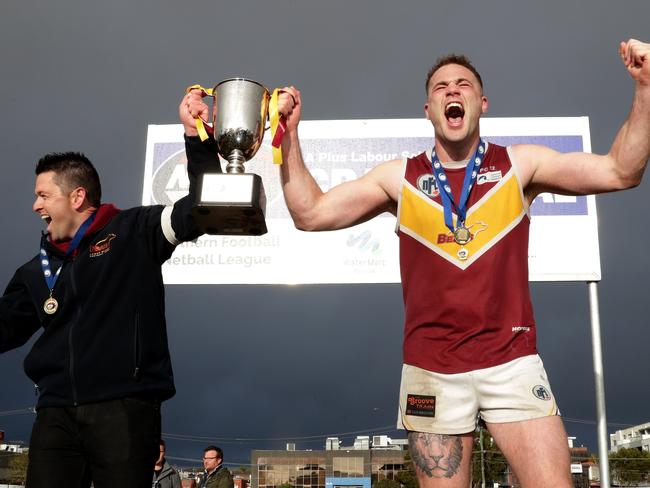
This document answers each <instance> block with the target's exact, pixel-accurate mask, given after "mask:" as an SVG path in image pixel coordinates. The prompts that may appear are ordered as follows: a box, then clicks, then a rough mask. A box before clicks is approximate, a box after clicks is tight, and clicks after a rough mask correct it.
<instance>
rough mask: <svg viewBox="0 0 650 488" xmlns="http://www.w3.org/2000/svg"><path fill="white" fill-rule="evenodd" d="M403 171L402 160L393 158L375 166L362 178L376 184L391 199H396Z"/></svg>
mask: <svg viewBox="0 0 650 488" xmlns="http://www.w3.org/2000/svg"><path fill="white" fill-rule="evenodd" d="M403 172H404V160H403V159H393V160H391V161H386V162H384V163H381V164H379V165H377V166H375V167H374V168H373V169H372V170H371V171H369V172H368V173H367V174H366V175H365V176H364V178H367V179H368V180H369V181H372V182H373V183H374V184H377V185H378V186H379V187H380V188H381V189H382V190H383V191H384V192H386V194H387V195H388V196H389V197H390V199H391V200H393V201H395V202H396V201H397V197H398V195H399V187H400V184H401V181H402V173H403Z"/></svg>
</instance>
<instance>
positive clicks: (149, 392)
mask: <svg viewBox="0 0 650 488" xmlns="http://www.w3.org/2000/svg"><path fill="white" fill-rule="evenodd" d="M179 112H180V116H181V121H182V122H183V125H184V128H185V136H186V137H185V140H186V150H187V154H188V173H189V179H190V194H189V195H188V196H186V197H184V198H182V199H180V200H179V201H177V202H176V203H175V204H174V205H173V207H164V206H161V205H158V206H150V207H137V208H132V209H129V210H123V211H122V210H118V209H117V208H116V207H114V206H113V205H110V204H101V203H100V201H101V185H100V182H99V177H98V175H97V172H96V171H95V168H94V167H93V165H92V164H91V163H90V161H89V160H88V159H87V158H86V157H85V156H84V155H83V154H79V153H53V154H48V155H46V156H45V157H43V158H42V159H41V160H40V161H39V163H38V165H37V167H36V174H37V176H36V186H35V193H36V200H35V202H34V206H33V209H34V211H35V212H36V213H37V214H38V215H39V216H40V217H41V218H42V219H43V221H44V222H45V223H46V225H47V230H46V232H45V233H44V234H43V237H42V239H41V250H40V253H39V255H37V256H36V257H35V258H33V259H32V260H31V261H29V262H28V263H26V264H25V265H23V266H21V267H20V268H19V269H18V270H17V271H16V273H15V274H14V276H13V278H12V279H11V281H10V283H9V285H8V286H7V289H6V291H5V293H4V295H3V296H2V298H0V352H4V351H7V350H9V349H13V348H16V347H19V346H21V345H23V344H24V343H25V342H26V341H27V340H28V339H29V338H30V337H31V336H32V335H33V334H34V333H35V332H36V331H37V330H38V329H40V328H42V329H43V330H42V333H41V335H40V337H39V338H38V339H37V340H36V342H35V343H34V346H33V347H32V350H31V351H30V352H29V354H28V355H27V357H26V359H25V363H24V365H25V372H26V373H27V375H28V376H29V377H30V379H32V380H33V381H34V383H35V384H36V385H37V389H38V391H39V398H38V403H37V417H36V421H35V423H34V428H33V430H32V436H31V440H30V451H29V466H28V470H27V487H29V488H45V487H47V488H57V487H87V486H89V485H90V483H91V481H92V482H93V483H94V486H95V487H96V488H107V487H115V486H120V487H121V488H128V487H134V488H135V487H149V486H151V476H152V471H153V466H154V463H155V461H156V459H157V458H158V454H159V451H158V441H159V439H160V402H161V401H163V400H166V399H168V398H170V397H171V396H172V395H174V392H175V390H174V381H173V374H172V368H171V361H170V357H169V350H168V345H167V333H166V325H165V313H164V309H165V300H164V287H163V281H162V272H161V265H162V263H163V262H164V261H166V260H167V259H169V257H170V256H171V254H172V252H173V251H174V249H175V247H176V245H178V244H179V243H180V242H183V241H187V240H191V239H195V238H196V237H198V236H199V234H200V232H199V230H198V229H197V227H196V225H195V223H194V220H193V219H192V217H191V214H190V210H191V207H192V203H193V200H194V192H195V186H196V179H197V175H198V173H199V172H201V171H211V172H215V171H217V172H218V171H220V166H219V164H218V160H217V156H216V150H215V148H214V147H212V146H213V144H214V143H213V142H210V141H208V142H206V143H201V142H200V141H199V138H198V137H196V136H197V132H196V126H195V123H194V119H193V117H192V116H191V114H190V113H189V111H188V108H187V103H186V99H184V101H183V102H181V105H180V107H179Z"/></svg>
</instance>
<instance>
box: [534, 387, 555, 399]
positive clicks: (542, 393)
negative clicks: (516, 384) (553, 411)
mask: <svg viewBox="0 0 650 488" xmlns="http://www.w3.org/2000/svg"><path fill="white" fill-rule="evenodd" d="M533 395H535V396H536V397H537V398H539V399H540V400H545V401H549V400H550V399H551V393H550V392H549V391H548V390H547V389H546V388H545V387H544V386H542V385H535V386H533Z"/></svg>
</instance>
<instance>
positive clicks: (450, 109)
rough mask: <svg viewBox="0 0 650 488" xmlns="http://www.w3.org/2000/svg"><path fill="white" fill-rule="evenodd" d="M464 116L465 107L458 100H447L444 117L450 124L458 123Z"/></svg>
mask: <svg viewBox="0 0 650 488" xmlns="http://www.w3.org/2000/svg"><path fill="white" fill-rule="evenodd" d="M464 116H465V108H464V107H463V105H462V104H461V103H460V102H449V103H448V104H447V105H446V106H445V117H446V118H447V120H448V121H449V123H450V124H452V125H459V124H460V123H461V122H462V121H463V117H464Z"/></svg>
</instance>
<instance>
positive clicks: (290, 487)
mask: <svg viewBox="0 0 650 488" xmlns="http://www.w3.org/2000/svg"><path fill="white" fill-rule="evenodd" d="M277 488H293V485H292V484H291V483H282V484H281V485H278V486H277Z"/></svg>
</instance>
